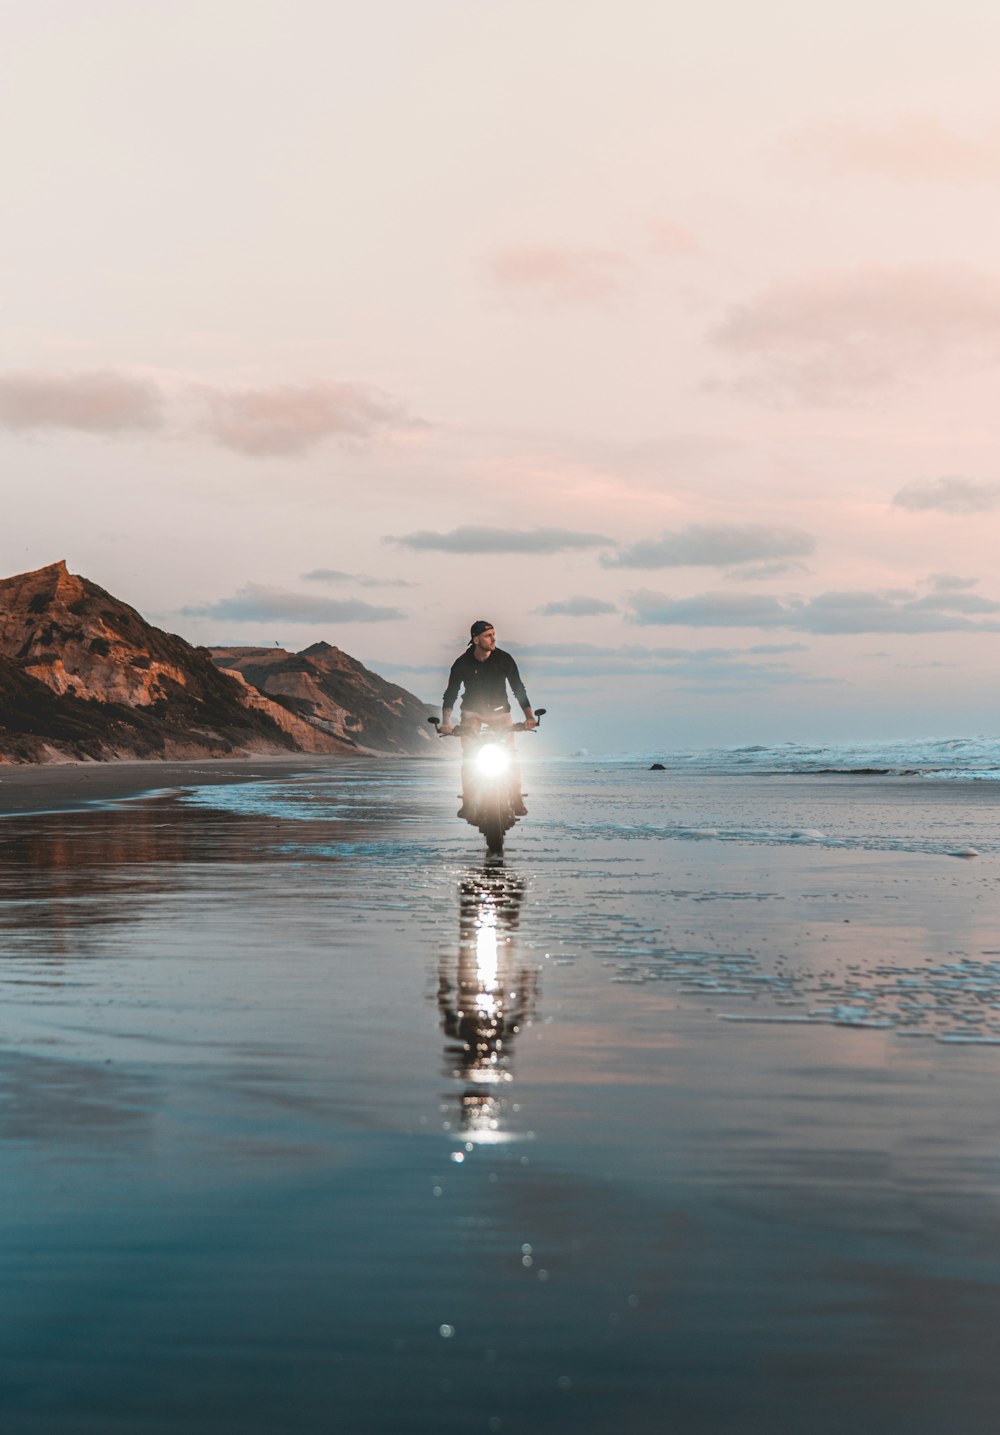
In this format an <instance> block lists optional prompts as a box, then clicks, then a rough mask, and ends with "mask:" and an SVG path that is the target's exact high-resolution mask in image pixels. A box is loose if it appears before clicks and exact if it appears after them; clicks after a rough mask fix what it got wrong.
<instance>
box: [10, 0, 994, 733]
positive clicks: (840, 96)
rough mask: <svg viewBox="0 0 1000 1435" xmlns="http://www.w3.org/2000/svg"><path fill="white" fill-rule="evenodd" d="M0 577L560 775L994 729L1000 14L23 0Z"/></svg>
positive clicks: (455, 2)
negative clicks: (376, 689) (41, 586)
mask: <svg viewBox="0 0 1000 1435" xmlns="http://www.w3.org/2000/svg"><path fill="white" fill-rule="evenodd" d="M0 19H2V23H3V31H4V51H5V78H4V85H3V87H2V88H0V150H2V170H0V172H2V174H3V177H4V178H3V184H4V223H3V225H2V226H0V261H2V272H3V274H4V275H5V277H6V281H7V283H6V286H5V295H4V322H3V325H2V326H0V483H2V497H3V514H4V523H3V525H2V528H0V573H2V574H5V575H6V574H12V573H19V572H23V571H26V570H28V569H32V568H37V567H40V566H42V565H43V564H46V563H51V562H54V561H56V560H57V559H60V558H64V559H65V560H66V561H67V562H68V564H69V566H70V568H71V570H72V571H74V572H78V573H82V574H84V575H85V576H86V577H88V578H90V579H92V580H93V581H94V582H96V583H98V584H100V585H101V586H102V587H104V588H106V589H108V590H110V591H111V592H113V593H114V594H115V595H116V596H118V597H120V598H122V599H124V600H125V601H127V602H129V603H132V604H133V605H134V606H135V607H137V608H138V609H139V610H140V611H141V612H142V613H143V614H144V615H145V616H146V617H148V618H150V619H151V620H152V621H154V622H156V623H157V624H159V625H160V626H162V627H165V628H167V629H169V630H170V631H173V632H178V633H180V634H182V635H183V636H184V637H185V638H187V639H189V640H190V641H192V642H196V643H203V644H213V643H217V644H226V645H228V644H234V643H239V644H247V645H251V644H253V645H256V644H266V645H268V646H273V645H274V644H275V643H278V644H279V645H280V646H282V647H285V648H289V649H294V650H299V649H301V648H304V647H306V646H308V645H309V644H311V643H313V642H316V641H317V640H320V639H322V640H325V641H327V642H331V643H335V644H336V645H337V646H338V647H341V648H343V649H345V650H346V651H347V652H349V653H351V654H353V655H354V656H355V657H358V658H360V659H361V660H362V661H363V662H365V663H367V664H368V665H369V666H371V667H373V668H374V669H375V670H376V671H378V672H380V673H382V674H383V675H384V676H386V677H389V678H391V679H392V680H394V681H396V682H399V683H401V684H402V685H403V686H404V687H407V688H409V689H410V690H411V691H413V692H415V693H417V694H418V696H420V697H422V698H425V699H427V700H428V701H438V700H439V699H440V695H441V692H442V690H443V687H444V680H445V676H446V673H447V669H448V667H449V665H450V663H451V661H452V660H453V659H454V657H456V656H457V654H458V653H459V652H460V651H461V649H462V647H463V646H464V643H465V641H466V637H467V633H468V627H469V624H470V623H471V622H472V621H473V620H474V619H478V618H485V619H487V620H488V621H490V622H492V623H493V624H494V625H495V627H496V630H497V637H498V642H499V644H500V646H501V647H504V648H507V649H508V650H509V651H511V652H512V653H513V654H514V655H515V657H516V658H517V659H518V662H519V664H520V668H521V672H522V675H523V676H524V677H525V679H526V681H527V684H528V691H529V693H530V695H531V697H532V700H533V701H534V703H535V704H536V706H545V707H547V708H548V709H549V711H550V720H549V732H550V737H549V741H550V742H551V743H553V744H554V749H553V750H560V751H561V750H565V751H572V750H576V749H579V748H581V747H586V748H588V749H589V750H591V751H626V750H636V749H641V750H648V751H656V750H660V749H663V750H669V749H672V748H678V747H691V746H695V747H700V746H714V745H738V744H742V743H771V742H805V743H809V742H819V741H824V742H837V741H864V740H878V739H895V738H900V737H935V736H937V737H948V736H966V735H972V734H976V733H995V732H996V730H997V719H996V710H997V699H998V696H1000V693H998V683H997V658H998V655H1000V573H998V572H997V562H996V552H997V546H998V542H997V540H998V528H1000V460H998V448H997V440H998V437H1000V405H998V403H997V401H996V388H997V377H998V370H1000V259H998V254H1000V249H998V234H1000V223H998V221H1000V100H998V99H997V87H996V55H997V54H998V53H1000V10H998V9H997V8H996V7H995V6H993V5H991V4H987V3H978V0H951V3H944V0H923V3H921V0H910V3H907V4H906V5H905V6H904V5H903V4H902V3H897V0H864V3H861V0H842V3H840V4H839V5H838V6H837V7H829V6H822V7H821V6H818V5H802V4H801V3H798V4H794V3H791V0H788V3H786V2H785V0H757V3H756V4H754V5H753V6H748V5H746V4H745V3H742V0H704V3H702V4H701V5H699V6H689V5H680V4H673V3H668V0H367V3H366V4H364V5H359V4H356V3H351V4H348V3H344V0H281V3H278V0H238V3H237V0H190V3H189V0H30V3H29V0H0Z"/></svg>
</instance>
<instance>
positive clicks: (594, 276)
mask: <svg viewBox="0 0 1000 1435" xmlns="http://www.w3.org/2000/svg"><path fill="white" fill-rule="evenodd" d="M627 269H628V260H627V259H626V257H625V256H624V255H623V254H619V253H618V252H617V251H615V250H612V249H571V248H561V247H558V246H555V245H543V244H536V245H524V246H522V247H520V248H516V249H504V250H502V251H501V252H500V253H499V254H496V255H494V256H493V258H492V260H491V261H490V273H491V275H492V278H493V280H494V281H495V283H497V284H498V285H499V286H500V287H501V288H502V289H505V290H507V291H508V292H509V293H514V294H521V295H526V296H534V297H537V298H541V299H546V300H548V301H550V302H555V303H570V304H573V303H592V302H594V301H595V300H600V299H606V298H608V297H609V296H610V295H612V294H613V293H614V292H615V291H616V290H617V289H619V288H620V287H621V285H622V283H623V281H624V278H625V274H626V272H627Z"/></svg>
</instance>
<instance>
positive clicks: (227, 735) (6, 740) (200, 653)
mask: <svg viewBox="0 0 1000 1435" xmlns="http://www.w3.org/2000/svg"><path fill="white" fill-rule="evenodd" d="M333 651H336V650H333ZM342 656H344V657H345V659H346V655H342ZM346 661H347V662H348V663H349V664H353V663H354V660H353V659H346ZM355 666H356V667H357V668H359V669H360V670H361V672H365V670H364V669H362V668H361V665H360V664H356V665H355ZM369 676H370V677H371V678H372V679H373V680H374V681H375V683H376V684H377V683H380V682H381V679H377V678H375V675H374V674H371V675H369ZM250 681H251V682H252V679H251V680H250ZM385 686H386V687H390V686H391V685H388V684H387V685H385ZM394 691H396V692H397V693H400V694H403V697H404V698H405V699H407V700H408V703H401V704H400V711H401V710H402V707H403V706H409V705H416V706H417V707H420V705H419V704H418V703H417V700H416V698H413V697H412V695H411V694H408V693H404V692H403V689H401V688H400V689H396V690H394ZM295 706H296V705H295V704H294V703H290V702H289V701H288V700H287V699H285V698H282V699H281V700H279V701H274V700H273V699H272V698H271V697H269V696H268V695H267V694H265V693H262V692H259V691H257V690H256V688H255V687H253V686H251V685H249V683H248V681H247V680H246V678H245V677H244V676H243V675H242V674H241V673H232V674H230V673H227V672H225V671H222V670H221V667H220V664H219V663H217V662H215V661H213V659H212V657H211V656H210V654H209V653H208V651H207V650H206V649H204V648H195V647H192V645H191V644H190V643H187V642H185V640H184V639H183V638H180V637H177V636H176V635H175V634H172V633H167V632H164V631H163V630H162V629H160V628H156V627H154V626H153V625H152V624H150V623H147V622H146V620H145V619H144V618H143V617H142V616H141V615H140V614H139V613H138V612H136V610H135V609H134V608H131V607H129V606H128V604H126V603H123V602H121V601H120V600H119V599H117V598H115V597H113V596H112V594H110V593H108V592H106V591H105V590H104V589H103V588H100V587H98V585H97V584H96V583H92V582H90V580H89V579H86V578H82V577H79V576H78V575H76V574H73V573H70V572H69V571H68V569H67V567H66V564H65V563H63V562H60V563H53V564H50V565H49V566H47V567H45V568H39V569H37V570H35V571H34V572H31V573H21V574H17V575H16V576H14V577H12V578H5V579H0V762H53V761H60V760H63V761H67V760H73V759H80V758H82V759H91V760H107V759H113V758H172V759H178V758H181V759H183V758H188V757H223V756H227V757H231V756H240V755H249V754H251V753H282V752H330V753H336V752H340V753H347V752H357V751H358V746H359V745H358V742H357V739H356V737H354V736H352V735H351V731H350V729H351V728H352V726H353V728H355V729H361V728H363V727H364V726H365V723H366V720H367V716H368V715H367V713H364V714H361V715H355V714H353V713H346V714H345V718H344V721H343V722H342V723H341V724H340V725H339V726H338V724H336V723H332V724H327V723H326V722H325V721H323V722H312V721H307V720H306V718H305V717H303V716H301V715H300V714H299V713H298V712H297V711H296V710H295ZM421 711H423V709H421ZM377 726H378V725H377V724H373V725H372V728H373V735H374V734H375V731H376V729H377ZM379 733H381V730H380V729H379ZM385 737H386V742H387V747H386V748H385V749H384V750H388V751H405V750H410V749H409V748H408V747H406V745H405V743H403V742H401V741H400V740H399V739H398V738H397V737H395V736H394V735H393V733H392V725H391V723H389V724H388V726H387V728H386V732H385Z"/></svg>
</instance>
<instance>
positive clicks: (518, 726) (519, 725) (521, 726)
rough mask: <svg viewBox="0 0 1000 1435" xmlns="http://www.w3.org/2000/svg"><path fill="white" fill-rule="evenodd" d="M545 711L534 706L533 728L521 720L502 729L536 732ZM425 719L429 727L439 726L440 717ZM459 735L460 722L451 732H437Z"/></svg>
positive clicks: (546, 709)
mask: <svg viewBox="0 0 1000 1435" xmlns="http://www.w3.org/2000/svg"><path fill="white" fill-rule="evenodd" d="M547 712H548V708H536V709H535V726H534V728H529V727H528V726H527V725H526V723H523V722H515V723H511V725H510V727H509V728H506V729H504V731H506V732H536V731H537V730H538V726H539V722H540V719H541V718H543V717H544V716H545V714H546V713H547ZM427 721H428V722H429V723H430V725H431V727H435V728H439V727H440V726H441V719H440V718H436V717H429V718H428V719H427ZM461 736H462V724H461V723H459V725H458V727H456V728H452V730H451V732H439V733H438V737H461Z"/></svg>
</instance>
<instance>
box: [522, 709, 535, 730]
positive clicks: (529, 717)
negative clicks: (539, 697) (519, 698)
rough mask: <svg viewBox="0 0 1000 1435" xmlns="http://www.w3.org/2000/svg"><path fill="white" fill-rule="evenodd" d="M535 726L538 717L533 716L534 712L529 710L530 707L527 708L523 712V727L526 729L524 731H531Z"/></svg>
mask: <svg viewBox="0 0 1000 1435" xmlns="http://www.w3.org/2000/svg"><path fill="white" fill-rule="evenodd" d="M537 726H538V719H537V718H536V717H535V714H534V713H533V712H532V711H531V709H530V708H529V709H528V711H527V712H526V713H525V714H524V728H525V731H526V732H531V730H532V728H536V727H537Z"/></svg>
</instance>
